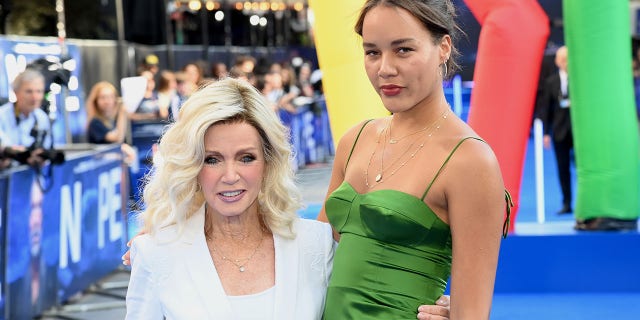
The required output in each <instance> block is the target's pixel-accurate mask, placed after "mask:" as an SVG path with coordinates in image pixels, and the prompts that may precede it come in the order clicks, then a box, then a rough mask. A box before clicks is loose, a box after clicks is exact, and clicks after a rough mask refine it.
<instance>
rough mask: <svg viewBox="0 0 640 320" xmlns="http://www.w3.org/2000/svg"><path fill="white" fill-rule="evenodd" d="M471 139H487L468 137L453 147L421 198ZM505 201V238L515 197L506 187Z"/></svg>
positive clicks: (503, 225) (503, 231) (503, 229)
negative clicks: (457, 151)
mask: <svg viewBox="0 0 640 320" xmlns="http://www.w3.org/2000/svg"><path fill="white" fill-rule="evenodd" d="M469 139H476V140H478V141H482V142H485V143H486V141H484V140H482V139H481V138H477V137H466V138H464V139H462V140H460V141H459V142H458V144H456V146H455V147H454V148H453V150H451V153H449V156H447V159H445V160H444V163H443V164H442V166H440V169H439V170H438V172H437V173H436V175H435V176H434V177H433V179H432V180H431V182H430V183H429V185H428V186H427V190H425V191H424V194H423V195H422V199H421V200H422V201H424V198H425V197H426V196H427V193H428V192H429V190H430V189H431V186H432V185H433V183H434V182H435V181H436V179H437V178H438V176H440V173H442V170H444V167H445V166H446V165H447V163H448V162H449V159H451V157H452V156H453V154H454V153H455V152H456V150H458V148H459V147H460V145H461V144H462V143H463V142H465V141H466V140H469ZM504 202H505V204H506V205H505V207H506V216H505V219H504V222H503V224H502V238H503V239H505V238H506V237H507V234H509V226H510V221H511V208H513V199H512V198H511V193H509V190H507V189H504Z"/></svg>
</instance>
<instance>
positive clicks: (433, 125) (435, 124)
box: [364, 108, 450, 189]
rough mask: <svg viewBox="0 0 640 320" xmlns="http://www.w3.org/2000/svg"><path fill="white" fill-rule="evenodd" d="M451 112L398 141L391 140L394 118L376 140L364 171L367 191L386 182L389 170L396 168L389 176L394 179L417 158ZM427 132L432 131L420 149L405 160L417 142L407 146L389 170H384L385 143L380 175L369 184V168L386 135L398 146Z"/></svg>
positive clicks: (381, 155)
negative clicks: (410, 161)
mask: <svg viewBox="0 0 640 320" xmlns="http://www.w3.org/2000/svg"><path fill="white" fill-rule="evenodd" d="M449 110H450V108H447V110H445V111H444V112H443V113H442V116H441V117H440V118H438V119H437V120H436V121H434V122H433V123H431V124H430V125H428V126H426V127H424V128H422V129H420V130H418V131H415V132H412V133H410V134H408V135H405V136H402V137H400V138H398V139H392V138H391V121H392V120H393V118H391V119H390V120H389V123H388V124H387V126H386V127H385V128H384V129H382V131H381V132H380V134H379V135H378V139H377V140H376V146H375V147H374V149H373V152H371V156H370V157H369V162H368V163H367V168H366V169H365V171H364V184H365V185H366V186H367V189H371V188H373V187H374V186H376V185H378V184H380V183H382V182H383V181H384V180H383V178H384V177H385V172H386V171H387V170H389V169H390V168H394V167H395V169H393V170H392V171H391V173H390V174H389V176H388V178H391V177H393V175H394V174H395V173H396V172H398V170H400V169H401V168H402V167H404V166H405V165H406V164H407V163H408V162H409V160H411V159H413V158H414V157H415V156H416V154H417V153H418V152H419V151H420V150H421V149H422V148H423V147H424V144H425V143H426V142H427V141H428V140H429V138H431V136H433V134H434V133H436V132H437V131H438V129H440V126H441V122H442V121H444V120H445V119H447V115H448V114H449ZM426 130H430V131H429V133H428V134H427V137H426V139H425V140H424V141H423V142H422V143H420V144H419V145H418V147H417V148H416V149H415V150H414V151H413V152H412V153H411V155H409V157H407V158H405V155H406V154H407V153H408V152H409V150H411V148H412V147H413V146H414V144H415V143H416V141H417V140H414V141H412V142H411V143H410V144H409V145H408V146H407V148H406V149H405V150H404V151H403V152H402V153H401V155H400V156H399V157H398V158H397V159H396V160H395V161H393V162H392V163H391V165H389V166H388V167H387V168H384V161H383V160H384V152H385V150H386V141H384V142H383V144H382V151H381V153H380V169H379V170H378V174H376V176H375V183H373V184H371V185H370V184H369V167H370V166H371V161H372V160H373V157H374V155H375V154H376V151H377V150H378V145H379V144H380V140H381V138H382V137H383V136H385V135H386V136H388V141H389V144H396V143H398V142H399V141H401V140H402V139H404V138H407V137H410V136H413V135H416V134H418V133H420V132H424V131H426ZM403 158H405V160H404V161H403V162H402V163H401V164H400V165H399V166H396V164H397V163H398V161H400V159H403Z"/></svg>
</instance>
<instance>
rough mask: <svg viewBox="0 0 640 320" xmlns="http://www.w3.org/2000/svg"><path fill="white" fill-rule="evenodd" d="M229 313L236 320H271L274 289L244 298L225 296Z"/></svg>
mask: <svg viewBox="0 0 640 320" xmlns="http://www.w3.org/2000/svg"><path fill="white" fill-rule="evenodd" d="M227 298H228V299H229V304H231V312H232V313H233V314H234V315H235V317H234V319H236V320H270V319H273V306H274V305H275V302H276V287H275V286H273V287H271V288H269V289H267V290H265V291H262V292H258V293H254V294H248V295H244V296H227Z"/></svg>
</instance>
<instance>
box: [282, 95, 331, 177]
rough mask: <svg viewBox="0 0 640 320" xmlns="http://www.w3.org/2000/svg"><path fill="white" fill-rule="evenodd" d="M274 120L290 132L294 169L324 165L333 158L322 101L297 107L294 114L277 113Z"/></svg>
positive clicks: (321, 98) (324, 105)
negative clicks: (316, 164)
mask: <svg viewBox="0 0 640 320" xmlns="http://www.w3.org/2000/svg"><path fill="white" fill-rule="evenodd" d="M278 116H279V117H280V119H281V121H282V123H283V124H284V125H285V126H287V127H288V128H289V129H290V131H291V144H292V145H293V151H294V153H295V158H294V159H295V163H294V165H295V167H296V168H302V167H305V166H307V165H309V164H312V163H322V162H328V161H330V159H331V158H332V157H333V156H334V155H335V149H334V145H333V137H332V135H331V127H330V125H329V114H328V112H327V104H326V101H325V99H324V97H320V98H316V99H315V100H314V102H313V103H311V104H306V105H302V106H300V107H298V108H297V109H296V112H295V113H291V112H288V111H286V110H284V109H279V110H278Z"/></svg>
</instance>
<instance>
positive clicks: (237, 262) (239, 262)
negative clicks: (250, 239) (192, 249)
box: [207, 236, 264, 272]
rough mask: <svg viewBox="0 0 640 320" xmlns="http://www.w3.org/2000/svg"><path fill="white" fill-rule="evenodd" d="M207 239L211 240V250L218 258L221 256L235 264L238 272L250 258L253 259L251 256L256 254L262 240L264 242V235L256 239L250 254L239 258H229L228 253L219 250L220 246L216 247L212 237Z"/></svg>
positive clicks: (242, 270)
mask: <svg viewBox="0 0 640 320" xmlns="http://www.w3.org/2000/svg"><path fill="white" fill-rule="evenodd" d="M207 240H210V241H211V242H212V244H211V250H212V251H213V252H215V253H217V254H218V255H219V256H220V258H222V260H223V261H228V262H230V263H232V264H233V265H234V266H236V267H237V268H238V270H239V271H240V272H244V271H245V270H246V265H247V264H248V263H249V262H250V261H251V259H253V257H254V256H255V255H256V252H258V248H260V245H261V244H262V242H264V237H263V236H261V239H260V241H258V244H257V245H256V247H255V248H254V249H253V252H252V253H251V255H250V256H248V257H246V258H241V259H234V258H231V257H230V256H229V255H227V254H225V253H224V252H222V250H220V248H218V249H216V246H215V244H214V243H213V239H212V238H208V239H207Z"/></svg>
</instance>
